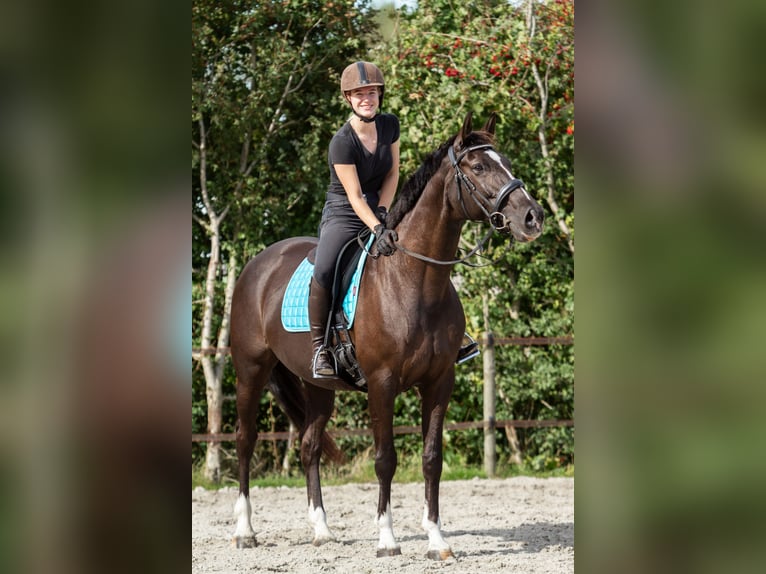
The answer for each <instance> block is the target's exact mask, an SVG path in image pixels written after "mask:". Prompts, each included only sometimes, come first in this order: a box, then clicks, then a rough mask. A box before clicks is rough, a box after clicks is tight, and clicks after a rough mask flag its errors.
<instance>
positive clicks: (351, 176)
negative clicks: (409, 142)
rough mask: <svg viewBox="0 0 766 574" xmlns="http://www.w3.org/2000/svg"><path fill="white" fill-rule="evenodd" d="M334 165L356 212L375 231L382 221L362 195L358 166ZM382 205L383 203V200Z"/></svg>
mask: <svg viewBox="0 0 766 574" xmlns="http://www.w3.org/2000/svg"><path fill="white" fill-rule="evenodd" d="M398 155H399V154H398V148H397V158H398ZM397 163H398V162H397ZM334 167H335V174H336V175H337V176H338V180H339V181H340V183H341V184H342V185H343V189H345V190H346V195H347V196H348V201H349V202H350V203H351V207H352V208H353V209H354V212H355V213H356V214H357V215H358V216H359V219H361V220H362V222H363V223H364V224H365V225H366V226H367V227H369V228H370V231H373V232H374V231H375V226H376V225H378V224H379V223H380V221H378V218H377V217H376V216H375V214H374V213H373V212H372V209H370V206H369V205H367V201H366V200H365V199H364V195H362V184H361V183H359V174H358V173H357V172H356V166H355V165H354V164H337V163H336V164H335V166H334ZM398 173H399V172H398V170H397V176H396V177H397V179H398V177H399V175H398ZM389 175H390V172H389ZM388 177H389V176H388V175H387V176H386V180H388ZM384 185H385V182H384ZM394 190H396V187H394ZM381 205H383V203H382V202H381Z"/></svg>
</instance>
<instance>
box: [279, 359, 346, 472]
mask: <svg viewBox="0 0 766 574" xmlns="http://www.w3.org/2000/svg"><path fill="white" fill-rule="evenodd" d="M269 390H270V391H271V393H272V394H273V395H274V397H275V398H276V399H277V403H279V406H280V407H281V408H282V410H283V411H284V412H285V414H286V415H287V416H288V417H289V418H290V420H291V421H293V424H294V425H295V426H296V427H298V428H299V429H300V434H301V437H302V436H303V431H304V430H305V429H304V428H303V425H304V424H305V423H304V421H305V419H306V397H305V395H304V394H303V384H302V383H301V381H300V379H299V378H298V377H296V376H295V375H294V374H293V373H291V372H290V371H288V370H287V367H285V366H284V365H283V364H282V363H277V366H276V367H274V370H273V371H272V372H271V377H269ZM322 452H323V453H324V455H325V457H327V459H329V460H330V461H332V462H334V463H336V464H342V463H344V462H346V456H345V454H344V453H343V451H342V450H340V448H338V445H337V444H335V440H334V439H333V438H332V437H331V436H330V435H329V434H328V432H327V431H326V430H325V431H323V432H322Z"/></svg>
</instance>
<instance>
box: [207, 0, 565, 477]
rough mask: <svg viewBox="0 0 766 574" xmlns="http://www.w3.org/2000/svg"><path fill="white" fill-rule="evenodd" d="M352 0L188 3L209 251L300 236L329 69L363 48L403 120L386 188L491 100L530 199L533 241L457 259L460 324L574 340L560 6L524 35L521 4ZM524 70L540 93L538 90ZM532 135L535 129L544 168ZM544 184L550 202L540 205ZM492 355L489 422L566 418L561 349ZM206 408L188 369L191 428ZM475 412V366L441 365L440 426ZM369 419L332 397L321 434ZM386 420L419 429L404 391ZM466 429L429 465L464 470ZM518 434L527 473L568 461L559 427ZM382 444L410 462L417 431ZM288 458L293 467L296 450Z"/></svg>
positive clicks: (467, 243)
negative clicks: (493, 392)
mask: <svg viewBox="0 0 766 574" xmlns="http://www.w3.org/2000/svg"><path fill="white" fill-rule="evenodd" d="M368 6H369V5H368V3H367V2H352V1H348V0H345V1H341V2H333V3H324V2H319V1H318V0H317V1H312V0H284V1H281V2H275V1H269V2H259V3H253V2H246V1H235V0H229V1H224V2H220V1H218V0H215V1H213V0H195V3H194V5H193V7H192V24H193V25H192V138H193V140H194V141H199V137H200V131H199V130H200V127H199V120H200V119H202V120H203V122H204V125H205V126H206V129H207V136H208V148H207V153H208V166H207V169H208V179H209V181H208V186H209V191H210V194H211V198H212V200H213V201H214V203H215V206H216V209H218V210H223V209H224V207H225V206H227V205H229V206H231V207H230V211H229V213H228V215H227V219H226V220H225V222H224V228H223V235H224V245H223V249H224V251H226V250H229V249H236V250H238V252H240V253H241V255H242V256H241V257H240V264H241V265H243V264H244V263H245V262H246V260H247V258H248V257H249V256H251V255H253V254H254V253H256V252H257V251H258V250H260V249H262V248H263V247H264V246H266V245H269V244H271V243H273V242H275V241H277V240H279V239H283V238H285V237H288V236H295V235H305V234H309V235H313V234H315V230H316V226H317V224H318V222H319V214H320V210H321V207H322V202H323V198H324V192H325V189H326V186H327V182H328V173H327V163H326V153H327V145H328V143H329V140H330V137H331V136H332V134H333V133H334V131H335V130H336V129H337V127H338V126H339V125H340V123H341V122H342V121H343V120H344V119H345V117H346V116H347V114H348V109H347V107H346V106H345V105H344V104H343V102H342V100H341V98H340V96H339V93H338V79H339V74H340V72H341V71H342V69H343V68H344V67H345V66H346V65H347V64H348V63H349V62H352V61H354V60H356V59H369V60H372V61H375V62H376V63H378V64H379V65H380V66H381V68H382V69H383V71H384V73H385V76H386V94H385V100H384V108H385V110H386V111H390V112H392V113H395V114H396V115H397V116H398V117H399V119H400V122H401V126H402V132H401V142H402V143H401V150H402V155H401V158H402V169H401V178H400V181H401V182H402V183H403V182H404V181H405V180H406V178H407V176H408V175H409V174H411V173H413V172H414V171H415V170H416V168H417V167H418V166H419V165H420V162H421V161H422V158H423V156H424V155H425V154H427V153H430V152H431V151H432V150H433V149H435V148H436V147H437V146H438V145H440V144H441V143H442V142H443V141H445V140H446V139H447V138H449V137H450V136H451V135H453V134H454V133H455V132H456V131H457V130H458V129H459V127H460V124H461V122H462V119H463V117H464V115H465V113H466V112H468V111H472V112H473V113H474V117H475V118H476V121H478V122H482V121H483V120H484V119H485V118H486V117H487V116H488V114H489V113H490V112H491V111H496V112H498V114H499V117H500V120H499V122H498V125H497V130H496V137H497V147H498V149H499V150H501V151H502V152H503V153H504V154H506V155H507V156H508V157H509V158H510V159H511V161H512V169H513V172H514V175H515V176H516V177H519V178H521V179H522V180H524V182H525V183H526V186H527V189H528V190H529V191H530V192H531V193H532V194H533V195H535V196H536V197H537V198H538V200H540V201H541V204H543V206H544V208H545V209H546V220H547V221H546V225H545V228H544V232H543V235H542V236H541V237H540V238H539V239H538V240H537V241H535V242H534V243H532V244H529V245H512V246H511V245H509V244H508V243H507V240H503V239H501V238H497V237H496V238H494V239H493V242H492V244H491V246H490V247H489V248H488V250H487V252H486V253H484V255H485V256H486V257H488V258H490V259H493V260H494V259H498V258H499V261H498V263H497V264H496V265H494V266H492V267H486V268H480V269H473V268H470V267H466V266H461V265H458V266H457V267H456V268H455V270H454V273H453V275H454V282H455V285H456V287H457V288H458V291H459V293H460V296H461V300H462V302H463V306H464V310H465V314H466V321H467V329H468V331H469V333H471V334H472V335H473V336H475V337H479V336H480V335H481V334H482V333H483V332H484V331H485V330H491V331H492V332H493V333H494V334H495V335H496V336H497V337H502V336H548V337H553V336H562V335H571V334H573V333H574V257H573V254H572V253H571V251H570V250H569V247H568V244H567V238H566V237H565V236H564V235H563V233H562V231H561V229H560V227H559V225H557V221H556V220H557V219H560V220H561V221H563V222H564V223H565V224H566V225H567V226H568V228H569V229H570V230H571V231H572V232H573V231H574V173H573V163H574V106H573V99H574V98H573V95H574V44H573V40H574V34H573V26H574V14H573V12H574V5H573V2H571V0H556V1H547V2H535V3H534V5H533V9H534V15H535V20H536V26H535V33H534V35H533V36H531V37H530V34H529V30H528V27H527V14H526V3H525V4H523V5H518V4H517V3H508V2H506V1H501V0H483V1H480V2H470V3H455V2H451V1H449V0H420V2H419V3H418V6H417V8H415V9H413V10H405V9H402V10H394V9H392V8H391V7H388V8H386V9H384V10H383V11H381V12H379V13H377V12H374V11H372V10H370V9H369V7H368ZM317 22H319V24H317ZM315 24H317V25H315ZM375 26H377V27H378V29H379V31H380V34H377V33H376V31H375V29H374V27H375ZM381 38H383V39H384V41H381ZM535 70H536V71H537V77H538V78H539V79H540V81H541V82H543V85H544V87H546V92H545V97H544V98H543V97H541V93H540V90H539V86H538V81H537V78H536V77H535ZM302 72H307V73H306V77H305V80H304V81H303V83H302V84H301V86H300V89H299V90H297V91H295V92H290V93H289V95H287V96H286V97H283V96H284V95H285V93H286V92H285V87H286V86H288V83H289V82H290V77H291V74H300V73H302ZM295 77H297V76H295ZM539 131H542V133H543V134H544V135H545V138H546V144H547V151H548V156H549V157H548V160H547V161H546V159H545V158H544V157H543V153H542V150H541V144H540V139H539V133H538V132H539ZM248 142H249V143H248ZM245 148H247V150H248V154H249V155H248V162H252V163H253V166H254V167H253V169H252V170H251V171H250V172H247V173H243V171H244V170H243V167H242V157H243V150H244V149H245ZM199 158H200V155H199V150H198V149H197V148H195V147H193V149H192V179H193V210H194V213H195V214H196V215H197V216H198V217H200V218H201V219H204V215H205V213H204V209H203V208H202V205H201V201H200V189H199V185H200V181H199V167H200V164H199ZM248 165H249V163H248ZM549 193H550V194H551V197H552V199H553V200H554V201H555V203H556V205H557V206H558V208H559V212H558V213H552V212H551V203H550V202H548V201H547V197H548V194H549ZM485 231H486V229H485V228H484V227H478V228H477V227H476V226H473V225H469V226H466V228H465V229H464V233H463V245H464V247H469V248H470V247H472V246H473V245H474V244H475V243H476V241H477V239H478V237H480V236H482V235H483V234H484V232H485ZM192 233H193V262H194V269H195V275H194V276H193V283H194V300H195V301H197V300H200V299H201V298H202V296H203V292H202V290H203V288H204V271H205V269H206V265H207V253H208V252H209V244H208V239H207V237H206V235H205V233H204V230H203V229H202V228H201V226H200V225H198V224H194V225H193V231H192ZM573 236H574V235H573V233H572V237H573ZM220 279H221V287H220V289H219V290H218V292H217V293H216V297H217V304H218V305H219V308H221V306H222V299H223V291H222V279H223V276H221V277H220ZM485 306H486V317H485ZM194 311H195V314H194V317H195V326H194V334H193V340H194V341H195V342H198V341H199V325H198V322H199V314H200V311H201V310H200V309H198V308H197V307H195V308H194ZM221 315H222V313H221ZM219 320H220V317H219ZM495 351H496V368H497V373H496V384H497V389H498V401H497V418H498V419H552V418H560V419H568V418H572V417H573V413H574V398H573V395H574V352H573V347H571V346H550V347H526V348H521V347H516V346H498V347H496V349H495ZM234 384H235V383H234V374H233V372H232V369H231V368H228V369H227V372H226V378H225V382H224V394H225V395H233V393H234ZM224 409H225V412H224V421H225V425H226V428H225V430H224V432H231V431H233V428H234V424H235V420H236V416H235V413H234V405H233V401H227V402H225V406H224ZM261 414H262V418H261V421H260V423H259V424H260V425H261V427H260V428H261V430H284V429H286V428H287V425H288V423H287V420H286V419H285V417H284V415H282V413H281V412H279V409H277V408H276V407H275V406H274V404H273V402H272V399H271V397H270V396H266V397H264V399H263V400H262V404H261ZM205 417H206V413H205V390H204V378H203V377H202V374H201V372H200V371H199V370H195V371H194V374H193V405H192V428H193V432H201V431H203V430H204V428H205V424H206V420H205ZM481 418H482V366H481V360H480V359H477V360H474V361H471V362H470V363H468V364H465V365H462V366H459V367H458V368H457V381H456V386H455V391H454V393H453V400H452V401H451V403H450V407H449V411H448V414H447V421H448V422H450V421H469V420H481ZM369 422H370V421H369V414H368V412H367V401H366V396H365V395H363V394H361V393H338V395H337V399H336V413H335V417H334V419H333V421H332V422H331V428H333V427H334V428H364V427H369ZM394 424H396V425H419V424H420V400H419V398H418V396H417V394H416V393H415V392H414V391H412V392H409V393H406V394H405V395H402V396H400V397H398V398H397V401H396V411H395V420H394ZM482 436H483V435H482V431H481V430H471V431H459V432H457V431H455V432H447V433H445V473H446V472H447V471H448V469H449V472H452V471H453V470H454V469H461V468H466V467H471V466H480V465H481V458H482ZM517 436H518V440H519V446H520V449H521V452H522V454H523V457H524V467H525V468H527V469H529V470H536V471H546V470H551V469H553V468H559V469H561V468H567V467H569V466H570V465H572V464H573V461H574V440H573V429H571V428H539V429H519V430H518V431H517ZM395 442H396V448H397V453H398V454H399V457H400V461H416V460H419V457H420V455H421V453H422V440H421V438H420V437H419V436H418V435H403V436H397V437H396V438H395ZM497 443H498V452H499V454H500V460H499V464H500V465H501V466H502V465H505V464H507V460H508V457H509V454H510V451H509V444H508V439H507V437H506V435H505V433H504V432H502V431H498V432H497ZM338 444H339V446H340V447H341V448H342V449H343V451H344V452H345V453H346V454H347V456H348V457H349V459H351V460H355V461H364V460H369V458H370V453H371V445H372V441H371V439H370V438H369V437H344V438H341V439H338ZM229 446H231V445H228V446H227V448H228V447H229ZM285 448H286V446H285V444H284V443H276V444H272V443H259V444H258V446H257V452H256V462H255V466H256V468H257V469H258V470H260V471H275V470H276V471H278V470H279V468H280V465H281V460H282V457H283V456H284V454H285ZM194 449H195V450H194V451H193V458H194V460H200V457H201V455H202V453H203V449H204V446H202V445H197V444H195V445H194ZM288 455H289V457H290V460H291V461H292V462H293V463H294V464H293V467H294V468H297V467H298V465H299V463H298V461H297V455H296V454H295V449H293V451H290V452H288ZM234 462H235V461H234V460H233V455H232V456H231V457H230V458H228V459H227V460H226V461H225V464H227V465H231V469H233V464H234ZM359 464H362V463H359ZM352 466H353V465H352ZM231 469H229V472H230V474H231V475H232V476H233V475H234V473H233V472H231ZM397 476H399V473H397Z"/></svg>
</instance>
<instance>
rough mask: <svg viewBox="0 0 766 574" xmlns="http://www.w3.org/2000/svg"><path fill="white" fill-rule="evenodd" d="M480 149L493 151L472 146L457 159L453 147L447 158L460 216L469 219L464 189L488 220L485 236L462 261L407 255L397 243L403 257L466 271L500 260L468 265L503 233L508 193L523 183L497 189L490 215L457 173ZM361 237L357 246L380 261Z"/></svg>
mask: <svg viewBox="0 0 766 574" xmlns="http://www.w3.org/2000/svg"><path fill="white" fill-rule="evenodd" d="M480 149H494V148H493V147H492V144H481V145H476V146H472V147H469V148H466V149H464V150H463V151H462V152H460V155H458V156H457V157H456V156H455V149H454V146H450V147H449V149H448V150H447V155H448V156H449V160H450V163H451V164H452V167H453V168H454V170H455V185H456V187H457V197H458V201H459V202H460V207H461V208H462V209H463V213H464V214H465V216H466V219H470V218H471V217H470V215H468V210H467V209H466V206H465V201H464V199H463V186H465V188H466V189H467V190H468V195H469V196H470V197H471V199H473V202H474V203H475V204H476V205H477V206H478V207H479V209H481V211H482V212H483V213H484V215H485V216H486V218H487V221H488V222H489V224H490V225H491V228H490V229H489V230H488V231H487V233H486V234H485V235H484V237H482V239H481V240H480V241H479V242H478V243H477V244H476V246H475V247H474V248H473V249H471V251H469V252H468V254H467V255H465V256H464V257H461V258H460V259H451V260H449V261H442V260H439V259H434V258H432V257H428V256H426V255H422V254H420V253H417V252H415V251H410V250H409V249H407V248H406V247H404V246H403V245H400V244H399V243H397V245H396V247H397V249H399V250H400V251H401V252H402V253H404V254H405V255H409V256H410V257H414V258H415V259H419V260H421V261H425V262H427V263H434V264H436V265H456V264H458V263H462V264H464V265H467V266H468V267H475V268H479V267H489V266H490V265H494V264H495V263H497V262H498V261H500V259H502V257H499V258H497V259H495V260H494V261H491V262H489V263H470V262H469V261H468V259H469V258H471V257H473V256H474V255H476V254H477V253H479V252H480V251H482V250H483V249H484V246H485V245H486V243H487V242H488V241H489V238H490V237H491V236H492V234H493V233H494V232H495V231H500V230H502V229H504V228H505V227H506V226H507V225H508V222H507V219H506V217H505V215H503V213H502V212H501V211H500V209H501V207H502V205H503V203H504V202H505V200H506V199H507V198H508V196H509V195H511V193H513V192H514V191H515V190H517V189H519V188H521V187H523V186H524V183H523V182H522V181H521V180H520V179H511V180H510V181H509V182H508V183H506V184H505V185H503V187H501V188H500V191H499V192H498V194H497V199H496V200H495V204H494V205H493V206H492V211H491V212H490V211H488V210H487V208H485V207H484V204H483V203H482V201H487V202H489V199H487V198H486V197H484V196H482V195H480V194H477V193H476V185H475V184H474V183H473V182H472V181H471V179H470V178H469V177H468V176H467V175H466V174H465V172H464V171H463V170H462V169H460V162H461V161H462V160H463V158H464V157H465V156H466V155H467V154H468V153H470V152H472V151H476V150H480ZM361 235H362V233H360V235H359V236H358V237H357V241H358V242H359V245H360V246H361V247H362V249H364V250H365V251H367V254H368V255H369V256H370V257H372V258H373V259H377V258H378V257H380V253H376V254H374V255H373V254H372V253H371V252H370V251H368V250H367V247H366V246H365V244H364V242H363V241H362V238H361Z"/></svg>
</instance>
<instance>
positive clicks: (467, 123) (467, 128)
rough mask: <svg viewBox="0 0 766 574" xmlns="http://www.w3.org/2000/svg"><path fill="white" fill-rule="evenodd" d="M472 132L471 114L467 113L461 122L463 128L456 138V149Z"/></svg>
mask: <svg viewBox="0 0 766 574" xmlns="http://www.w3.org/2000/svg"><path fill="white" fill-rule="evenodd" d="M472 131H473V112H468V113H467V114H466V115H465V119H464V120H463V127H462V128H461V129H460V136H459V137H458V144H459V145H458V146H457V147H458V148H459V147H461V146H462V145H463V142H464V141H465V139H466V138H467V137H468V136H469V135H470V134H471V132H472Z"/></svg>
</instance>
